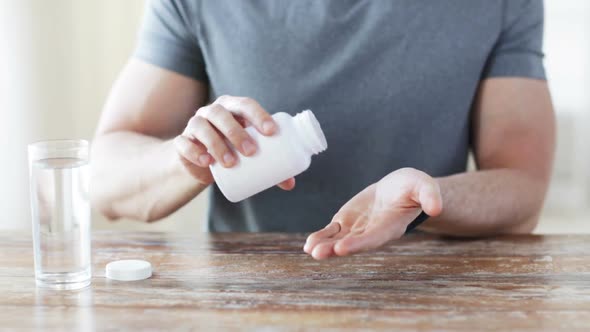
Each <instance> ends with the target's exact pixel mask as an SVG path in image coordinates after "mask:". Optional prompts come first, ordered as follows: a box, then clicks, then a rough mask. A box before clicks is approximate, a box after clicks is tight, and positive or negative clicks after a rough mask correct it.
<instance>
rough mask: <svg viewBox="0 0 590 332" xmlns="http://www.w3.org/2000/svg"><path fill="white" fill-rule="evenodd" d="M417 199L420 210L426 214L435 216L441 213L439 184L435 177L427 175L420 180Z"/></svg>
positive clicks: (441, 203)
mask: <svg viewBox="0 0 590 332" xmlns="http://www.w3.org/2000/svg"><path fill="white" fill-rule="evenodd" d="M418 201H419V203H420V206H421V208H422V211H424V212H425V213H426V214H427V215H429V216H431V217H436V216H438V215H439V214H441V212H442V209H443V201H442V195H441V194H440V186H439V184H438V182H437V181H436V180H435V179H433V178H431V177H429V178H428V179H424V180H423V181H422V183H421V184H420V189H419V193H418Z"/></svg>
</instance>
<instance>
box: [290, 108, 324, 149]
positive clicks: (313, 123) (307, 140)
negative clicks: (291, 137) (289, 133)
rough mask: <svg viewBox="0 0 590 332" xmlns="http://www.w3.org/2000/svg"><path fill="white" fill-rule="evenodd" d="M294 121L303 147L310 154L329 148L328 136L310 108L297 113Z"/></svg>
mask: <svg viewBox="0 0 590 332" xmlns="http://www.w3.org/2000/svg"><path fill="white" fill-rule="evenodd" d="M293 123H294V124H295V128H296V129H297V133H298V134H299V138H300V140H301V143H302V145H303V148H304V149H305V150H306V151H308V152H309V153H310V154H312V155H315V154H318V153H320V152H322V151H324V150H326V149H327V148H328V143H327V142H326V136H324V132H323V131H322V128H321V127H320V123H319V122H318V120H317V119H316V117H315V115H313V113H312V112H311V111H310V110H305V111H303V112H301V113H298V114H297V115H295V117H294V118H293Z"/></svg>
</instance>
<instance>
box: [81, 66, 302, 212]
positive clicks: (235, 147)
mask: <svg viewBox="0 0 590 332" xmlns="http://www.w3.org/2000/svg"><path fill="white" fill-rule="evenodd" d="M207 96H208V94H207V86H206V85H205V84H204V83H202V82H200V81H198V80H194V79H192V78H189V77H187V76H183V75H181V74H177V73H175V72H172V71H168V70H166V69H162V68H159V67H157V66H153V65H151V64H148V63H146V62H142V61H141V60H137V59H132V60H130V62H129V63H128V64H127V66H126V67H125V68H124V69H123V71H122V73H121V75H120V77H119V79H118V80H117V82H115V85H114V86H113V89H112V91H111V94H110V96H109V98H108V100H107V103H106V105H105V108H104V110H103V113H102V117H101V119H100V123H99V125H98V129H97V132H96V137H95V139H94V145H93V149H92V164H93V167H92V168H93V172H92V173H93V176H92V177H93V179H92V181H93V184H92V195H91V196H92V201H93V205H94V206H95V207H96V208H98V210H100V211H101V212H102V213H103V214H104V215H106V216H107V217H109V218H111V219H116V218H120V217H127V218H132V219H139V220H145V221H154V220H158V219H161V218H163V217H165V216H167V215H169V214H171V213H172V212H174V211H176V210H177V209H178V208H180V207H181V206H183V205H184V204H186V203H187V202H189V201H190V200H191V199H193V198H194V197H195V196H196V195H198V194H199V193H200V192H201V191H202V190H203V189H204V188H205V187H207V186H208V185H209V184H211V183H212V182H213V177H212V175H211V171H210V169H209V166H210V165H211V164H212V163H220V164H221V165H222V166H223V167H233V166H234V165H236V163H237V162H238V158H237V157H238V156H237V154H238V153H239V154H241V155H243V156H251V155H253V154H254V153H256V150H257V146H256V143H255V141H254V140H253V139H252V137H250V135H249V134H248V133H247V131H246V130H245V129H244V127H243V125H244V124H251V125H252V126H253V127H255V128H256V129H257V130H258V131H259V132H260V133H261V134H263V135H266V136H271V135H273V134H274V133H275V131H276V130H277V124H276V123H275V121H274V120H273V118H272V116H271V115H270V114H269V113H268V112H266V111H265V110H264V109H263V108H262V106H260V104H258V103H257V102H256V101H255V100H253V99H251V98H247V97H235V96H221V97H219V98H217V100H215V101H214V102H213V103H212V104H210V105H207V106H204V105H205V103H206V102H207ZM294 186H295V179H293V178H291V179H288V180H286V181H284V182H282V183H280V184H279V187H281V188H282V189H285V190H291V189H293V187H294Z"/></svg>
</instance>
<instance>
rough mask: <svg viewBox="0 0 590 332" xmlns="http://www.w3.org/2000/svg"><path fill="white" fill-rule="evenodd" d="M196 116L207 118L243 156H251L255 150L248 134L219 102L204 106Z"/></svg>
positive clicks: (254, 144) (254, 145)
mask: <svg viewBox="0 0 590 332" xmlns="http://www.w3.org/2000/svg"><path fill="white" fill-rule="evenodd" d="M197 116H201V117H204V118H206V119H207V120H209V122H210V123H211V124H213V126H215V128H217V129H218V130H219V132H221V134H222V135H223V136H225V137H226V138H227V140H228V141H230V143H231V144H232V145H233V146H234V147H235V148H236V150H238V151H239V152H240V153H241V154H243V155H244V156H251V155H253V154H254V153H255V152H256V143H255V142H254V140H253V139H252V137H250V135H248V132H247V131H246V130H245V129H244V127H242V125H241V124H240V122H239V121H238V120H237V119H236V118H235V117H234V115H233V114H232V113H231V112H230V111H228V110H227V109H225V107H223V106H221V105H219V104H212V105H209V106H205V107H202V108H200V109H199V111H197Z"/></svg>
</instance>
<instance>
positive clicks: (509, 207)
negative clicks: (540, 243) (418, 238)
mask: <svg viewBox="0 0 590 332" xmlns="http://www.w3.org/2000/svg"><path fill="white" fill-rule="evenodd" d="M437 180H438V182H439V184H440V188H441V194H442V200H443V212H442V214H441V215H440V216H438V217H436V218H430V219H429V220H428V221H426V222H425V223H424V224H423V225H422V226H421V227H419V228H420V229H422V230H425V231H430V232H435V233H442V234H448V235H457V236H483V235H493V234H502V233H528V232H531V231H532V230H533V229H534V227H535V226H536V223H537V219H538V215H539V212H540V210H541V207H542V205H543V200H544V197H545V192H546V190H547V184H546V181H544V180H540V179H538V178H535V177H531V176H529V175H527V174H526V173H525V172H522V171H519V170H513V169H496V170H483V171H477V172H468V173H462V174H457V175H452V176H448V177H443V178H438V179H437Z"/></svg>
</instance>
